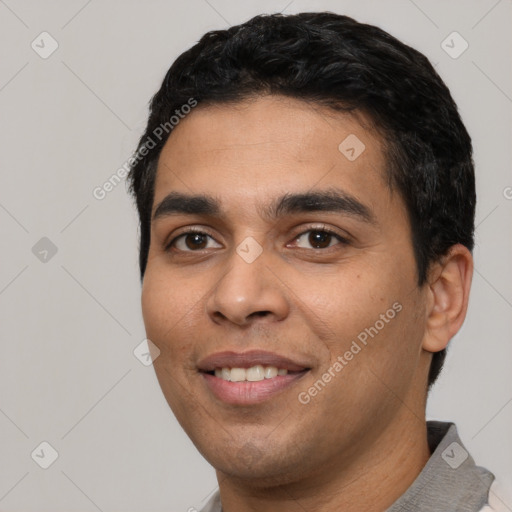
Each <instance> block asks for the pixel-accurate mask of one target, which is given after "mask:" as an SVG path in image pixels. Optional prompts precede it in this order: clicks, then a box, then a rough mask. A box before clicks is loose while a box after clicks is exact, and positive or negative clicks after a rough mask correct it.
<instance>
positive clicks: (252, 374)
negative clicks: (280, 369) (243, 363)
mask: <svg viewBox="0 0 512 512" xmlns="http://www.w3.org/2000/svg"><path fill="white" fill-rule="evenodd" d="M245 373H246V378H247V380H248V381H249V382H257V381H259V380H263V379H264V378H265V369H264V368H263V366H261V365H260V364H258V365H256V366H251V368H248V369H247V370H246V372H245Z"/></svg>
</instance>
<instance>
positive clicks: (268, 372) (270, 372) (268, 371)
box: [265, 366, 278, 379]
mask: <svg viewBox="0 0 512 512" xmlns="http://www.w3.org/2000/svg"><path fill="white" fill-rule="evenodd" d="M277 371H278V370H277V368H276V367H275V366H266V367H265V379H271V378H272V377H275V376H276V375H277Z"/></svg>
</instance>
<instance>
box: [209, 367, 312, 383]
mask: <svg viewBox="0 0 512 512" xmlns="http://www.w3.org/2000/svg"><path fill="white" fill-rule="evenodd" d="M307 370H309V368H305V369H304V370H300V371H289V370H288V369H287V368H278V367H277V366H263V365H261V364H257V365H255V366H251V367H250V368H236V367H235V368H229V367H227V366H224V367H222V368H221V367H219V368H215V370H212V371H210V372H206V373H208V374H209V375H214V376H215V377H217V378H219V379H222V380H225V381H228V382H260V381H262V380H265V379H273V378H275V377H277V376H278V375H279V376H284V375H288V374H290V375H294V374H299V373H303V372H305V371H307Z"/></svg>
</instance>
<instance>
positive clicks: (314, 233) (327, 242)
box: [295, 229, 348, 249]
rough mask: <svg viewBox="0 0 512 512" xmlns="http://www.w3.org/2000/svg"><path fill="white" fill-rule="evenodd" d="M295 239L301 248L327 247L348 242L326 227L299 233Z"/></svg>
mask: <svg viewBox="0 0 512 512" xmlns="http://www.w3.org/2000/svg"><path fill="white" fill-rule="evenodd" d="M306 236H307V238H306ZM295 241H296V242H297V245H298V247H301V248H303V249H327V248H328V247H332V246H333V245H338V244H341V245H346V244H348V240H346V239H345V238H343V237H341V236H340V235H338V234H337V233H334V232H331V231H329V230H326V229H310V230H308V231H305V232H304V233H301V234H300V235H299V236H298V237H297V238H296V239H295ZM301 244H302V245H301Z"/></svg>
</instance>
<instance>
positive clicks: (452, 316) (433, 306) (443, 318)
mask: <svg viewBox="0 0 512 512" xmlns="http://www.w3.org/2000/svg"><path fill="white" fill-rule="evenodd" d="M472 277H473V256H472V255H471V252H470V251H469V249H468V248H467V247H465V246H464V245H462V244H456V245H453V246H452V247H450V249H449V251H448V253H447V254H446V255H445V256H443V257H442V258H441V260H440V261H439V262H437V263H435V264H433V265H432V267H431V269H430V272H429V278H428V299H427V304H428V308H427V326H426V331H425V336H424V338H423V344H422V347H423V349H424V350H427V351H428V352H439V351H440V350H443V349H444V348H446V346H447V345H448V342H449V341H450V340H451V339H452V338H453V336H455V334H456V333H457V331H458V330H459V329H460V327H461V325H462V323H463V322H464V318H466V312H467V309H468V301H469V291H470V288H471V279H472Z"/></svg>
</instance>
